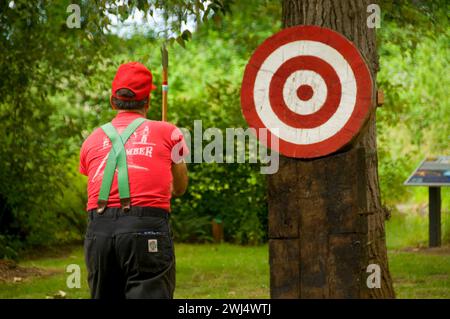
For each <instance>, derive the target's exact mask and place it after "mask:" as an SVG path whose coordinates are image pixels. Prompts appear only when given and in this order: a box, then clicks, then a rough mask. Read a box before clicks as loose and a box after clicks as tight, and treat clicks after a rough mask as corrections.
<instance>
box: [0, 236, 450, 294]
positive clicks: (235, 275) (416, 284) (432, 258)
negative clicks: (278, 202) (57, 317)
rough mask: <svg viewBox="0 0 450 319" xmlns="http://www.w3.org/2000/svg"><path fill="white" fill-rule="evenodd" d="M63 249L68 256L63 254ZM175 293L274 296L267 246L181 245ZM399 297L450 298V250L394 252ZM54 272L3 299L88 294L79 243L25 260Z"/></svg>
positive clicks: (4, 290) (11, 289)
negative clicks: (72, 277)
mask: <svg viewBox="0 0 450 319" xmlns="http://www.w3.org/2000/svg"><path fill="white" fill-rule="evenodd" d="M61 254H63V255H61ZM176 254H177V288H176V291H175V298H268V297H269V265H268V248H267V245H264V246H258V247H242V246H235V245H229V244H222V245H213V244H208V245H187V244H177V245H176ZM389 262H390V268H391V272H392V276H393V278H394V283H395V290H396V292H397V297H398V298H450V249H449V248H446V249H440V250H427V249H424V250H418V251H399V250H395V251H394V250H392V251H390V252H389ZM68 264H79V265H80V266H81V269H82V270H81V272H82V282H81V289H76V288H75V289H68V288H67V286H66V279H67V275H68V273H65V268H66V266H67V265H68ZM20 266H22V267H38V268H41V269H44V270H46V271H47V272H48V274H44V275H43V276H37V277H36V276H35V277H33V276H31V277H26V278H24V279H23V280H22V281H21V282H16V283H13V282H8V283H1V282H0V298H46V297H47V296H50V297H51V296H53V295H55V294H57V293H58V291H59V290H63V291H64V292H65V293H67V296H66V297H67V298H88V297H89V292H88V287H87V283H86V270H85V268H84V261H83V252H82V249H81V248H79V247H74V248H73V249H72V250H68V251H66V252H64V253H60V256H43V257H41V258H33V259H31V260H26V261H24V262H21V263H20Z"/></svg>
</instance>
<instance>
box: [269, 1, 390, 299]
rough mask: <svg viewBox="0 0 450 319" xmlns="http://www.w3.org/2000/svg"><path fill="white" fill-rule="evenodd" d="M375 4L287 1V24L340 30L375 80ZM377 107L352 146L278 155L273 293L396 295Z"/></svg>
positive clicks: (272, 182)
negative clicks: (376, 273)
mask: <svg viewBox="0 0 450 319" xmlns="http://www.w3.org/2000/svg"><path fill="white" fill-rule="evenodd" d="M371 3H374V1H373V0H339V1H336V0H283V3H282V5H283V12H282V18H283V26H284V27H291V26H295V25H299V24H303V25H318V26H322V27H327V28H330V29H333V30H336V31H337V32H339V33H341V34H343V35H344V36H345V37H347V38H348V39H349V40H350V41H352V42H353V43H354V44H355V45H356V47H357V48H358V49H359V50H360V52H361V54H362V56H363V57H364V58H365V59H366V62H367V64H368V66H369V69H370V71H371V73H372V78H373V79H376V74H377V71H378V68H379V65H378V55H377V48H376V36H375V29H369V28H368V27H367V24H366V21H367V17H368V15H369V14H368V13H367V6H368V5H369V4H371ZM375 89H376V88H375V87H374V92H376V90H375ZM375 95H376V94H374V96H375ZM375 109H376V106H375V100H374V101H373V112H372V113H371V116H370V118H369V120H368V122H367V124H366V125H365V127H364V128H363V129H362V131H361V133H360V134H359V136H358V138H357V139H356V140H355V141H354V142H353V143H352V145H351V146H349V147H347V148H346V149H343V150H341V151H340V152H339V153H338V154H333V155H331V156H327V157H325V158H320V159H315V160H308V161H304V160H298V159H293V158H287V157H283V156H281V157H280V169H279V171H278V173H276V174H274V175H269V177H268V200H269V247H270V248H269V249H270V264H271V296H272V297H273V298H393V297H394V290H393V286H392V280H391V276H390V274H389V268H388V261H387V253H386V243H385V230H384V221H385V218H386V211H385V209H384V208H383V206H382V205H381V201H380V190H379V182H378V171H377V166H378V160H377V145H376V126H375ZM369 264H377V265H378V266H379V267H380V269H381V287H380V288H372V289H370V288H368V287H367V284H366V281H367V278H368V276H369V275H370V273H368V272H367V266H368V265H369Z"/></svg>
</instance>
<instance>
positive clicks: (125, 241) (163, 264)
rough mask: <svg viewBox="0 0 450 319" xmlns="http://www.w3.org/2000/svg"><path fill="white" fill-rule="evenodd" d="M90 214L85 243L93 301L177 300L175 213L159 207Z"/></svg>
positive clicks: (92, 212) (113, 210)
mask: <svg viewBox="0 0 450 319" xmlns="http://www.w3.org/2000/svg"><path fill="white" fill-rule="evenodd" d="M88 213H89V224H88V228H87V232H86V238H85V243H84V251H85V259H86V265H87V269H88V282H89V288H90V290H91V297H92V298H96V299H98V298H109V299H111V298H114V299H123V298H164V299H171V298H173V292H174V289H175V254H174V249H173V241H172V232H171V230H170V227H169V213H168V212H167V211H165V210H163V209H159V208H153V207H132V208H131V210H130V211H128V212H126V213H125V212H123V211H122V209H121V208H106V209H105V211H104V212H103V214H97V212H96V211H95V210H91V211H89V212H88Z"/></svg>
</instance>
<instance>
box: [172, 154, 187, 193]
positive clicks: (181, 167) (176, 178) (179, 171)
mask: <svg viewBox="0 0 450 319" xmlns="http://www.w3.org/2000/svg"><path fill="white" fill-rule="evenodd" d="M172 176H173V182H172V187H171V190H172V195H173V196H181V195H183V194H184V193H185V192H186V189H187V186H188V171H187V167H186V163H185V162H184V161H182V162H180V163H178V164H175V163H173V164H172Z"/></svg>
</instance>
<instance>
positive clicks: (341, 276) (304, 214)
mask: <svg viewBox="0 0 450 319" xmlns="http://www.w3.org/2000/svg"><path fill="white" fill-rule="evenodd" d="M283 162H284V166H283V167H280V173H278V174H277V175H276V176H273V177H271V178H269V194H268V195H269V238H270V239H269V249H270V251H269V253H270V266H271V267H270V274H271V297H272V298H359V297H361V295H362V294H361V287H360V286H362V287H363V288H364V285H360V283H361V282H363V283H365V279H364V278H363V276H362V275H363V273H362V269H365V268H366V267H367V264H368V256H367V254H366V252H365V247H367V216H368V212H367V208H366V193H365V187H364V185H365V183H366V180H365V173H364V171H363V170H362V171H359V170H355V169H354V168H355V167H358V168H361V167H364V165H365V152H364V149H362V148H359V149H356V148H354V149H352V150H350V151H348V152H345V153H342V154H339V155H334V156H331V157H328V158H324V159H318V160H314V161H308V162H304V163H303V165H301V166H300V165H296V163H297V162H298V160H296V159H288V158H284V160H283ZM341 172H346V173H345V174H341ZM292 177H293V178H292ZM297 183H301V184H303V185H304V187H301V188H296V187H295V185H296V184H297ZM282 197H284V200H278V201H275V200H274V199H275V198H282Z"/></svg>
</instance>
